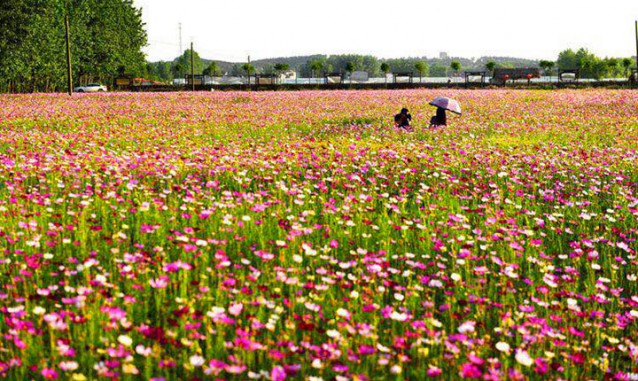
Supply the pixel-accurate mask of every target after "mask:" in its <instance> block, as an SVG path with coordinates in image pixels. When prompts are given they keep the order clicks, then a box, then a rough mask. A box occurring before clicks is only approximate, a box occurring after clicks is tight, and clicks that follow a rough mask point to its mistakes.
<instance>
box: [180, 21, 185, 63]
mask: <svg viewBox="0 0 638 381" xmlns="http://www.w3.org/2000/svg"><path fill="white" fill-rule="evenodd" d="M183 53H184V50H183V49H182V23H179V55H180V56H181V55H182V54H183Z"/></svg>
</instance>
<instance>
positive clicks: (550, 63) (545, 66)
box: [538, 60, 554, 80]
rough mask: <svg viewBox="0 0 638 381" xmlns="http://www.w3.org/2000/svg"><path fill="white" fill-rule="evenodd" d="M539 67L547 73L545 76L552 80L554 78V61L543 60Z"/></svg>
mask: <svg viewBox="0 0 638 381" xmlns="http://www.w3.org/2000/svg"><path fill="white" fill-rule="evenodd" d="M538 66H540V67H541V69H543V71H545V75H548V76H549V78H550V80H551V78H552V68H553V67H554V61H547V60H541V61H540V62H539V63H538Z"/></svg>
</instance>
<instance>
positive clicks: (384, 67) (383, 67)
mask: <svg viewBox="0 0 638 381" xmlns="http://www.w3.org/2000/svg"><path fill="white" fill-rule="evenodd" d="M381 72H382V73H383V74H385V75H387V74H388V73H389V72H390V65H389V64H388V63H387V62H384V63H382V64H381Z"/></svg>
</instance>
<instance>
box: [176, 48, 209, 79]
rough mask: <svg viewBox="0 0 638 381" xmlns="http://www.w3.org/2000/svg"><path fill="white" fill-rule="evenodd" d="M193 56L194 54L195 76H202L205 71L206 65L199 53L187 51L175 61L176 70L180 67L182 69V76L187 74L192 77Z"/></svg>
mask: <svg viewBox="0 0 638 381" xmlns="http://www.w3.org/2000/svg"><path fill="white" fill-rule="evenodd" d="M191 54H193V66H194V69H195V70H194V71H195V74H196V75H198V74H202V72H203V71H204V63H203V62H202V59H201V58H200V56H199V53H197V50H195V51H191V50H190V49H186V50H185V51H184V53H183V54H182V55H181V56H179V57H177V59H176V60H175V67H176V69H177V68H178V67H179V68H181V70H180V74H181V76H184V75H186V74H189V75H190V73H191ZM178 65H179V66H178Z"/></svg>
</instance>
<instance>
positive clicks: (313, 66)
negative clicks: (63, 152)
mask: <svg viewBox="0 0 638 381" xmlns="http://www.w3.org/2000/svg"><path fill="white" fill-rule="evenodd" d="M324 64H325V62H324V60H322V59H316V60H313V61H311V62H310V65H309V67H310V71H311V73H312V78H315V73H318V72H321V70H322V69H323V67H324Z"/></svg>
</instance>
